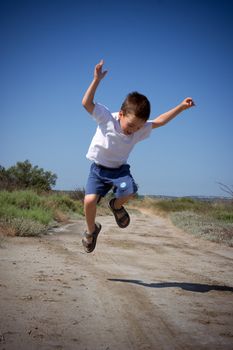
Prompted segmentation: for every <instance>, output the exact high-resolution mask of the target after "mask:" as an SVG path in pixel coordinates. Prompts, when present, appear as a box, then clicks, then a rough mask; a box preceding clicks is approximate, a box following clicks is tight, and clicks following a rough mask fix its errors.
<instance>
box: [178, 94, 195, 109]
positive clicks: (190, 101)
mask: <svg viewBox="0 0 233 350" xmlns="http://www.w3.org/2000/svg"><path fill="white" fill-rule="evenodd" d="M193 106H195V103H194V101H193V99H192V98H191V97H187V98H185V99H184V101H182V102H181V107H182V109H183V110H185V109H188V108H190V107H193Z"/></svg>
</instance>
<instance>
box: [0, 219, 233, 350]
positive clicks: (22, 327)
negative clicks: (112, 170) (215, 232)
mask: <svg viewBox="0 0 233 350" xmlns="http://www.w3.org/2000/svg"><path fill="white" fill-rule="evenodd" d="M131 216H132V219H131V225H130V226H129V227H128V228H126V229H124V230H122V229H120V228H118V227H117V226H116V224H115V222H114V218H113V216H103V217H99V218H98V221H99V222H101V224H102V226H103V228H102V231H101V233H100V235H99V238H98V242H97V247H96V250H95V251H94V253H92V254H86V253H84V251H83V248H82V244H81V235H82V232H83V229H84V221H83V220H80V221H76V222H73V223H72V224H70V225H68V226H66V227H65V228H64V229H63V230H57V231H55V232H53V233H52V234H50V235H46V236H43V237H40V238H25V237H24V238H20V237H15V238H8V239H7V240H6V241H5V242H3V243H2V247H1V248H0V349H1V350H3V349H5V350H13V349H14V350H16V349H17V350H21V349H22V350H34V349H38V350H45V349H46V350H47V349H49V350H50V349H51V350H52V349H67V350H69V349H78V350H79V349H80V350H118V349H119V350H126V349H127V350H128V349H129V350H131V349H132V350H137V349H138V350H149V349H153V350H157V349H158V350H163V349H167V350H172V349H199V350H201V349H203V350H204V349H205V350H207V349H211V350H216V349H224V350H227V349H233V249H232V248H229V247H225V246H222V245H218V244H215V243H212V242H208V241H205V240H202V239H200V238H195V237H193V236H191V235H189V234H186V233H184V232H182V231H180V230H178V229H177V228H174V226H172V224H171V223H170V222H169V221H168V220H167V219H164V218H161V217H157V216H153V217H152V216H150V215H145V214H142V213H133V214H132V215H131Z"/></svg>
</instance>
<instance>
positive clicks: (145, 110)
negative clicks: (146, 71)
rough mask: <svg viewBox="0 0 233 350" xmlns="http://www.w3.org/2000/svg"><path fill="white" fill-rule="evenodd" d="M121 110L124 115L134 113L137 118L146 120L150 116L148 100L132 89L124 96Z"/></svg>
mask: <svg viewBox="0 0 233 350" xmlns="http://www.w3.org/2000/svg"><path fill="white" fill-rule="evenodd" d="M121 111H122V112H123V114H124V115H126V114H129V113H130V114H134V115H135V116H136V117H137V118H140V119H142V120H145V121H147V120H148V118H149V116H150V102H149V100H148V99H147V97H146V96H144V95H142V94H139V92H137V91H134V92H131V93H129V94H128V95H127V96H126V98H125V100H124V102H123V103H122V106H121Z"/></svg>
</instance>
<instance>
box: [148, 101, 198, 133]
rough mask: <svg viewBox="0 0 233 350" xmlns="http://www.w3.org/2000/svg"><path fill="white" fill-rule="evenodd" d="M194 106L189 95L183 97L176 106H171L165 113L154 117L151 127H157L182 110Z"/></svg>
mask: <svg viewBox="0 0 233 350" xmlns="http://www.w3.org/2000/svg"><path fill="white" fill-rule="evenodd" d="M193 106H195V103H194V101H193V99H192V98H191V97H187V98H185V99H184V100H183V101H182V102H181V103H180V104H179V105H178V106H176V107H175V108H172V109H171V110H169V111H168V112H166V113H163V114H161V115H159V116H158V117H157V118H155V119H154V120H153V121H152V128H153V129H154V128H159V127H160V126H163V125H165V124H167V123H168V122H169V121H170V120H172V119H173V118H175V117H176V116H177V115H178V114H180V113H181V112H183V111H184V110H186V109H188V108H190V107H193Z"/></svg>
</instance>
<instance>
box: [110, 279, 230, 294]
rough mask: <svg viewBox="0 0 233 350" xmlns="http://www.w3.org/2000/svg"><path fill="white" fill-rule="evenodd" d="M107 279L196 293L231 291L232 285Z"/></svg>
mask: <svg viewBox="0 0 233 350" xmlns="http://www.w3.org/2000/svg"><path fill="white" fill-rule="evenodd" d="M108 281H112V282H124V283H131V284H137V285H139V286H143V287H148V288H174V287H175V288H181V289H183V290H187V291H189V292H197V293H207V292H210V291H211V290H217V291H223V292H233V287H229V286H220V285H212V284H201V283H187V282H162V283H145V282H143V281H139V280H130V279H121V278H109V279H108Z"/></svg>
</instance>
